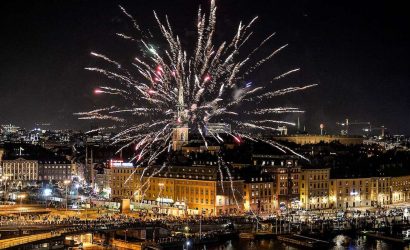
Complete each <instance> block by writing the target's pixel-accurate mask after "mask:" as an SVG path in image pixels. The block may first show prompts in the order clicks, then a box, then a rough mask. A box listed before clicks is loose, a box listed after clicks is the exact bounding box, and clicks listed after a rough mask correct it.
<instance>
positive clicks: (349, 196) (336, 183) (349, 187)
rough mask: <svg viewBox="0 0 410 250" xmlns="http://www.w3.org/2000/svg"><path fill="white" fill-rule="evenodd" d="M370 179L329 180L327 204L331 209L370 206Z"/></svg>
mask: <svg viewBox="0 0 410 250" xmlns="http://www.w3.org/2000/svg"><path fill="white" fill-rule="evenodd" d="M371 184H372V179H371V178H350V179H331V180H330V187H329V203H330V207H331V208H337V209H348V208H355V207H365V206H371V205H372V189H371Z"/></svg>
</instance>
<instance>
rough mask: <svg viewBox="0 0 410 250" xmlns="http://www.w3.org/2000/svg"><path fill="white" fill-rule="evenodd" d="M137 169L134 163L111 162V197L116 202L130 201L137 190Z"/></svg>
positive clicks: (108, 171) (109, 172) (109, 171)
mask: <svg viewBox="0 0 410 250" xmlns="http://www.w3.org/2000/svg"><path fill="white" fill-rule="evenodd" d="M134 170H135V168H134V166H133V164H132V163H125V162H122V161H114V160H111V161H110V162H109V170H107V173H108V174H109V175H110V188H111V197H112V198H113V199H114V200H117V201H118V200H120V199H130V198H132V197H133V196H134V192H135V190H137V182H136V176H135V174H133V172H134Z"/></svg>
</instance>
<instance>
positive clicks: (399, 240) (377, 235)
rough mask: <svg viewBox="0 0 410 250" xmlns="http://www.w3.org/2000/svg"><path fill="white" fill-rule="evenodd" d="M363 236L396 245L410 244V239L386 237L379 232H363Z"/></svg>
mask: <svg viewBox="0 0 410 250" xmlns="http://www.w3.org/2000/svg"><path fill="white" fill-rule="evenodd" d="M362 235H365V236H367V237H370V238H374V239H379V240H385V241H390V242H395V243H402V244H407V243H409V242H410V238H404V237H397V236H394V235H386V234H383V233H379V232H369V231H366V232H362Z"/></svg>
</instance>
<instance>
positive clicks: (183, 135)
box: [172, 126, 188, 151]
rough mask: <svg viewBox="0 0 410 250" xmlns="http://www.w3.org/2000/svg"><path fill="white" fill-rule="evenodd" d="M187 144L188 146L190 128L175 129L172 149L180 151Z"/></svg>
mask: <svg viewBox="0 0 410 250" xmlns="http://www.w3.org/2000/svg"><path fill="white" fill-rule="evenodd" d="M186 144H188V127H186V126H181V127H177V128H174V132H173V134H172V149H173V150H174V151H179V150H181V148H182V146H183V145H186Z"/></svg>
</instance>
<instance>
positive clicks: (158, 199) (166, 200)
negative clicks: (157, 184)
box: [155, 197, 174, 203]
mask: <svg viewBox="0 0 410 250" xmlns="http://www.w3.org/2000/svg"><path fill="white" fill-rule="evenodd" d="M155 201H156V202H160V203H174V200H173V199H169V198H160V197H158V198H157V199H156V200H155Z"/></svg>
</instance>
